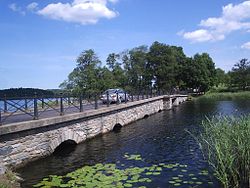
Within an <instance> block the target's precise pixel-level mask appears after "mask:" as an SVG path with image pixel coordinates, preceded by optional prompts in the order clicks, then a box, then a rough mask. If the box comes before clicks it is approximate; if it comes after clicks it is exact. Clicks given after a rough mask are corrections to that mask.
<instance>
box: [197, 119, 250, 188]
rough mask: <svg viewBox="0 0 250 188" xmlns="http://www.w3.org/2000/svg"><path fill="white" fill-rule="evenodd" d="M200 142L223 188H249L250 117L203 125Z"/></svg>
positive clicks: (209, 121)
mask: <svg viewBox="0 0 250 188" xmlns="http://www.w3.org/2000/svg"><path fill="white" fill-rule="evenodd" d="M202 128H203V129H202V132H201V134H200V136H199V137H198V141H199V143H200V146H201V148H202V151H203V153H204V156H205V158H206V159H207V160H208V162H209V164H210V165H211V166H212V168H213V170H214V172H215V176H216V177H217V179H218V180H219V181H220V182H221V183H222V185H223V187H224V188H247V187H250V115H248V116H242V117H239V118H234V117H220V118H212V119H207V120H205V121H204V122H203V123H202Z"/></svg>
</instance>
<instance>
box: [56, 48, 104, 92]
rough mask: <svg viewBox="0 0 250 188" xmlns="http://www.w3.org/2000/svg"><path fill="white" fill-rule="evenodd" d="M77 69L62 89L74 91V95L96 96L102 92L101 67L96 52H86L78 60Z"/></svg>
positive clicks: (63, 84) (62, 85)
mask: <svg viewBox="0 0 250 188" xmlns="http://www.w3.org/2000/svg"><path fill="white" fill-rule="evenodd" d="M76 62H77V66H76V68H75V69H74V70H73V71H72V72H71V73H70V74H69V76H68V80H66V81H64V82H63V83H62V84H61V85H60V87H64V88H66V89H69V90H72V92H73V93H74V94H77V95H80V94H88V95H91V94H94V93H97V92H100V83H99V79H100V77H101V72H100V65H101V61H100V60H99V59H98V57H97V55H96V54H95V52H94V50H92V49H90V50H85V51H83V52H82V53H81V54H80V56H79V57H78V58H77V60H76Z"/></svg>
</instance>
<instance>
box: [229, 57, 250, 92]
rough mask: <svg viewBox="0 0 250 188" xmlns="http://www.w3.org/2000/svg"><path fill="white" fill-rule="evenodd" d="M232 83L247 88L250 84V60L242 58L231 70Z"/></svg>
mask: <svg viewBox="0 0 250 188" xmlns="http://www.w3.org/2000/svg"><path fill="white" fill-rule="evenodd" d="M230 76H231V85H233V86H236V87H239V88H241V89H243V90H246V88H247V87H248V86H250V61H248V60H247V59H241V60H240V61H239V62H238V63H236V64H235V65H234V67H233V68H232V71H231V72H230Z"/></svg>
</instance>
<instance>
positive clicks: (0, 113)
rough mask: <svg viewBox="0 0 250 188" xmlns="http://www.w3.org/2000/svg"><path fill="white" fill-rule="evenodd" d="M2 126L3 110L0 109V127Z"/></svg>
mask: <svg viewBox="0 0 250 188" xmlns="http://www.w3.org/2000/svg"><path fill="white" fill-rule="evenodd" d="M1 125H2V110H1V109H0V126H1Z"/></svg>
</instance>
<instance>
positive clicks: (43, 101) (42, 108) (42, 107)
mask: <svg viewBox="0 0 250 188" xmlns="http://www.w3.org/2000/svg"><path fill="white" fill-rule="evenodd" d="M42 109H44V98H43V97H42Z"/></svg>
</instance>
